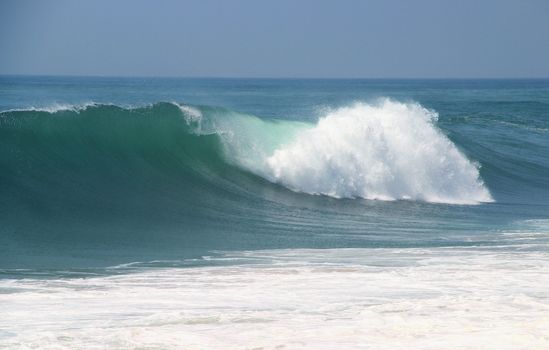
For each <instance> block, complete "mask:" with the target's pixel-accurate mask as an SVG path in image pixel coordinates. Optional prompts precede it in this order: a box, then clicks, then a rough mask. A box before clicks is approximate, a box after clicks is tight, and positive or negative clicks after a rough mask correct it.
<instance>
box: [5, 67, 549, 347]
mask: <svg viewBox="0 0 549 350" xmlns="http://www.w3.org/2000/svg"><path fill="white" fill-rule="evenodd" d="M0 223H1V225H0V348H10V349H11V348H33V347H38V348H59V347H65V348H71V349H72V348H101V349H103V348H116V349H118V348H138V347H141V348H147V349H148V348H154V349H156V348H159V349H171V348H173V349H179V348H186V349H193V348H196V349H202V348H228V349H232V348H235V349H236V348H264V349H271V348H283V347H285V348H288V349H295V348H312V349H334V348H364V349H394V348H395V347H397V346H401V347H402V346H403V347H406V348H410V349H414V348H418V349H434V348H448V346H450V347H451V348H452V349H477V348H478V347H479V344H480V345H482V347H483V348H490V349H533V348H545V347H549V333H548V332H547V329H549V80H542V79H539V80H300V79H276V80H273V79H175V78H174V79H161V78H77V77H17V76H2V77H0ZM449 344H451V345H449Z"/></svg>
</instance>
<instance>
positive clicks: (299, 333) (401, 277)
mask: <svg viewBox="0 0 549 350" xmlns="http://www.w3.org/2000/svg"><path fill="white" fill-rule="evenodd" d="M221 258H239V259H250V260H253V261H258V260H259V261H265V263H263V264H256V265H241V266H224V267H223V266H217V267H200V268H192V269H173V268H170V269H151V270H144V271H142V272H140V273H135V274H129V275H117V276H111V277H92V278H85V279H49V280H48V279H45V280H35V279H23V280H0V348H6V349H30V348H38V349H137V348H143V349H253V348H258V349H259V348H261V349H315V350H318V349H398V348H401V349H448V348H451V349H454V350H457V349H479V348H483V349H497V350H506V349H509V350H520V349H546V348H549V334H548V333H547V329H549V287H548V286H549V274H548V273H547V271H549V259H548V258H549V256H548V255H547V253H544V252H524V251H523V252H512V251H506V250H499V251H498V250H487V249H484V250H483V249H480V248H476V249H456V248H453V249H452V248H433V249H333V250H281V251H259V252H241V253H231V254H228V255H227V256H225V257H221ZM268 262H269V263H268Z"/></svg>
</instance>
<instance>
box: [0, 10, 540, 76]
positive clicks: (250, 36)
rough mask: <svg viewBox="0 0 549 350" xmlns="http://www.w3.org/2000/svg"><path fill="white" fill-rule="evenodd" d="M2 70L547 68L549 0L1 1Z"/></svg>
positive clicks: (518, 72)
mask: <svg viewBox="0 0 549 350" xmlns="http://www.w3.org/2000/svg"><path fill="white" fill-rule="evenodd" d="M0 74H51V75H114V76H220V77H356V78H359V77H363V78H413V77H423V78H445V77H456V78H465V77H486V78H490V77H549V0H452V1H449V0H415V1H412V0H363V1H359V0H340V1H335V0H334V1H320V0H316V1H315V0H272V1H262V0H234V1H230V0H189V1H175V0H173V1H172V0H158V1H152V0H151V1H141V0H132V1H130V0H126V1H123V0H119V1H115V0H108V1H107V0H88V1H81V0H40V1H28V0H0Z"/></svg>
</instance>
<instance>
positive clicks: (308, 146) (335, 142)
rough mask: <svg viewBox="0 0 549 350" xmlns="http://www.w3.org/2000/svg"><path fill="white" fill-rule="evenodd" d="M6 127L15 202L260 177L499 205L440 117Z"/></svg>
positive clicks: (93, 119)
mask: <svg viewBox="0 0 549 350" xmlns="http://www.w3.org/2000/svg"><path fill="white" fill-rule="evenodd" d="M0 116H1V117H0V134H1V138H2V140H3V141H2V143H3V144H4V147H3V152H1V155H0V156H1V159H0V161H1V162H2V169H3V170H4V171H3V174H2V175H1V176H2V184H3V186H2V187H3V192H5V191H8V192H9V190H8V188H11V189H12V192H17V193H12V195H22V194H23V193H27V194H28V196H31V195H32V196H39V197H40V196H42V197H43V196H48V197H52V195H51V194H50V193H48V194H45V193H44V191H45V190H44V189H43V185H45V184H48V185H49V186H51V187H53V188H56V191H57V193H59V191H61V192H62V191H74V190H75V189H78V191H82V190H83V188H86V187H88V188H89V190H90V191H99V192H103V193H104V194H105V195H107V196H109V193H105V189H104V182H105V181H107V182H109V183H110V184H111V185H112V186H115V187H116V186H118V187H127V186H133V188H134V189H135V196H138V193H140V192H142V191H143V190H145V189H146V188H154V189H157V188H159V187H161V188H164V189H165V190H167V187H170V188H171V186H173V187H176V186H179V187H189V186H192V187H197V186H198V187H200V188H203V189H207V188H208V189H209V190H211V189H212V188H216V189H222V190H223V191H230V192H239V193H242V192H245V191H249V190H250V183H249V181H256V180H254V179H252V178H251V177H250V174H253V175H254V176H258V177H260V178H262V179H264V180H268V181H269V182H271V183H276V184H280V185H283V186H284V187H286V188H288V189H290V190H292V191H295V192H302V193H306V194H319V195H326V196H330V197H335V198H364V199H379V200H401V199H404V200H417V201H426V202H436V203H450V204H477V203H481V202H491V201H493V198H492V196H491V194H490V192H489V191H488V189H487V188H486V186H485V185H484V184H483V181H482V179H481V178H480V175H479V169H478V168H479V165H478V164H476V163H475V162H472V161H470V160H469V159H467V157H466V156H465V155H464V154H463V153H462V152H461V151H460V150H459V149H458V148H457V146H456V145H455V144H453V143H452V142H451V141H450V140H449V139H448V138H447V137H446V136H445V135H444V134H443V133H442V132H441V131H440V130H439V129H438V128H437V126H436V121H437V114H436V113H435V112H433V111H430V110H428V109H425V108H423V107H422V106H420V105H419V104H416V103H401V102H396V101H392V100H388V99H385V100H381V101H379V102H377V103H375V104H366V103H356V104H354V105H351V106H347V107H344V108H339V109H334V110H329V111H327V112H326V114H325V115H324V116H323V117H321V118H320V119H319V120H318V122H317V123H316V124H314V123H304V122H296V121H284V120H273V119H261V118H258V117H256V116H253V115H247V114H242V113H238V112H235V111H231V110H228V109H225V108H219V107H212V106H190V105H184V104H178V103H157V104H154V105H150V106H144V107H137V108H122V107H118V106H115V105H101V104H94V103H88V104H85V105H82V106H66V105H63V106H53V107H52V108H44V109H35V108H32V109H28V110H13V111H6V112H2V113H1V114H0ZM159 182H160V183H159ZM256 182H257V181H256ZM112 186H109V187H112ZM259 186H268V183H263V184H260V185H259ZM14 189H15V191H13V190H14ZM92 193H93V192H92ZM53 197H55V196H53Z"/></svg>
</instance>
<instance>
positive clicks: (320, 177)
mask: <svg viewBox="0 0 549 350" xmlns="http://www.w3.org/2000/svg"><path fill="white" fill-rule="evenodd" d="M436 120H437V114H436V113H435V112H433V111H430V110H428V109H426V108H424V107H422V106H421V105H419V104H417V103H401V102H396V101H392V100H389V99H384V100H381V101H379V102H378V103H377V104H366V103H356V104H354V105H352V106H350V107H344V108H339V109H336V110H332V111H330V112H328V114H327V115H326V116H324V117H323V118H321V119H320V120H319V122H318V123H317V125H316V126H314V127H312V128H309V129H307V130H303V131H301V132H300V133H299V134H298V135H297V137H296V138H295V139H294V140H293V141H292V142H290V143H287V144H285V145H282V146H281V147H279V148H278V149H276V150H275V151H274V153H273V154H272V155H271V156H270V157H269V158H268V159H267V160H266V164H267V166H266V169H265V172H266V174H264V175H265V176H266V177H267V178H269V179H270V180H271V181H273V182H277V183H281V184H283V185H285V186H286V187H288V188H290V189H292V190H294V191H299V192H305V193H309V194H323V195H327V196H332V197H337V198H366V199H380V200H397V199H411V200H422V201H428V202H437V203H451V204H477V203H479V202H490V201H493V199H492V197H491V195H490V193H489V191H488V190H487V189H486V187H485V186H484V184H483V182H482V180H481V179H480V177H479V171H478V169H477V166H476V165H475V164H473V163H472V162H471V161H469V160H468V159H467V158H466V157H465V156H464V155H463V154H462V153H461V152H460V151H459V150H458V149H457V147H456V146H455V145H454V144H453V143H452V142H451V141H450V140H449V139H448V138H447V137H446V136H445V135H444V134H443V133H442V132H441V131H440V130H439V129H438V128H437V127H436V126H435V125H434V122H436Z"/></svg>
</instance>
